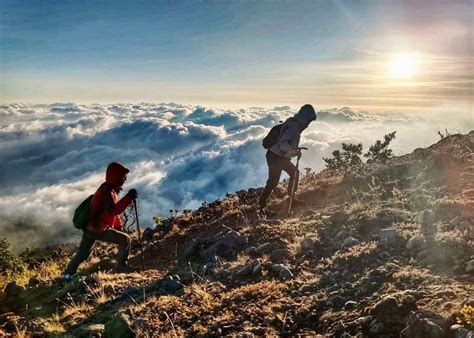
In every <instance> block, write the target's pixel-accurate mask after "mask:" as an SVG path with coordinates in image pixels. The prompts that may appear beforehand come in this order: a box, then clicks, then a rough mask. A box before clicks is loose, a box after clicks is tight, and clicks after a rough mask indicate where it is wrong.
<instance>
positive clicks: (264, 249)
mask: <svg viewBox="0 0 474 338" xmlns="http://www.w3.org/2000/svg"><path fill="white" fill-rule="evenodd" d="M271 250H272V244H271V243H270V242H266V243H263V244H260V245H259V246H257V247H256V248H255V253H256V254H257V255H263V254H266V253H269V252H270V251H271Z"/></svg>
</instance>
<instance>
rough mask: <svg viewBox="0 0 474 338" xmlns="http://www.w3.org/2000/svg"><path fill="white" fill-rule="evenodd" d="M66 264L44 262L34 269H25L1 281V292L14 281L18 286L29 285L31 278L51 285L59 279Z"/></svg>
mask: <svg viewBox="0 0 474 338" xmlns="http://www.w3.org/2000/svg"><path fill="white" fill-rule="evenodd" d="M65 264H66V262H65V261H63V262H57V261H46V262H42V263H41V264H39V265H38V266H37V267H36V268H34V269H25V270H24V271H22V272H19V273H17V274H14V275H12V276H8V277H7V278H5V279H3V280H2V281H0V290H1V289H3V288H4V287H5V286H6V285H7V284H8V283H10V282H12V281H16V283H17V284H18V285H27V284H28V282H29V281H30V279H31V278H37V279H38V280H39V281H41V282H45V283H50V282H52V281H53V280H54V279H56V278H57V277H59V276H61V274H62V272H63V270H64V267H65Z"/></svg>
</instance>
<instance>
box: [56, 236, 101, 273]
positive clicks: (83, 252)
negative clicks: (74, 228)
mask: <svg viewBox="0 0 474 338" xmlns="http://www.w3.org/2000/svg"><path fill="white" fill-rule="evenodd" d="M94 242H95V239H94V238H92V237H91V236H89V235H88V233H87V232H83V233H82V240H81V244H79V249H78V250H77V253H76V254H75V255H74V257H73V258H72V259H71V261H70V262H69V264H68V266H67V268H66V270H65V271H64V274H65V275H69V276H72V275H74V274H75V273H76V271H77V268H78V267H79V265H80V264H81V263H82V262H84V261H85V260H86V259H87V258H89V255H90V254H91V250H92V247H93V246H94Z"/></svg>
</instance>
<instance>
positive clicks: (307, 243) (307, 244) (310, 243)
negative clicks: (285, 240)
mask: <svg viewBox="0 0 474 338" xmlns="http://www.w3.org/2000/svg"><path fill="white" fill-rule="evenodd" d="M315 243H316V242H315V240H313V239H312V238H305V239H303V241H301V249H302V250H304V251H307V250H312V249H313V248H314V245H315Z"/></svg>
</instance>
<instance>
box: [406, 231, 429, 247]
mask: <svg viewBox="0 0 474 338" xmlns="http://www.w3.org/2000/svg"><path fill="white" fill-rule="evenodd" d="M426 246H427V243H426V238H425V236H423V235H421V236H415V237H412V238H410V239H409V240H408V242H407V244H406V245H405V247H406V248H407V249H408V250H412V251H422V250H424V249H426Z"/></svg>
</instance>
